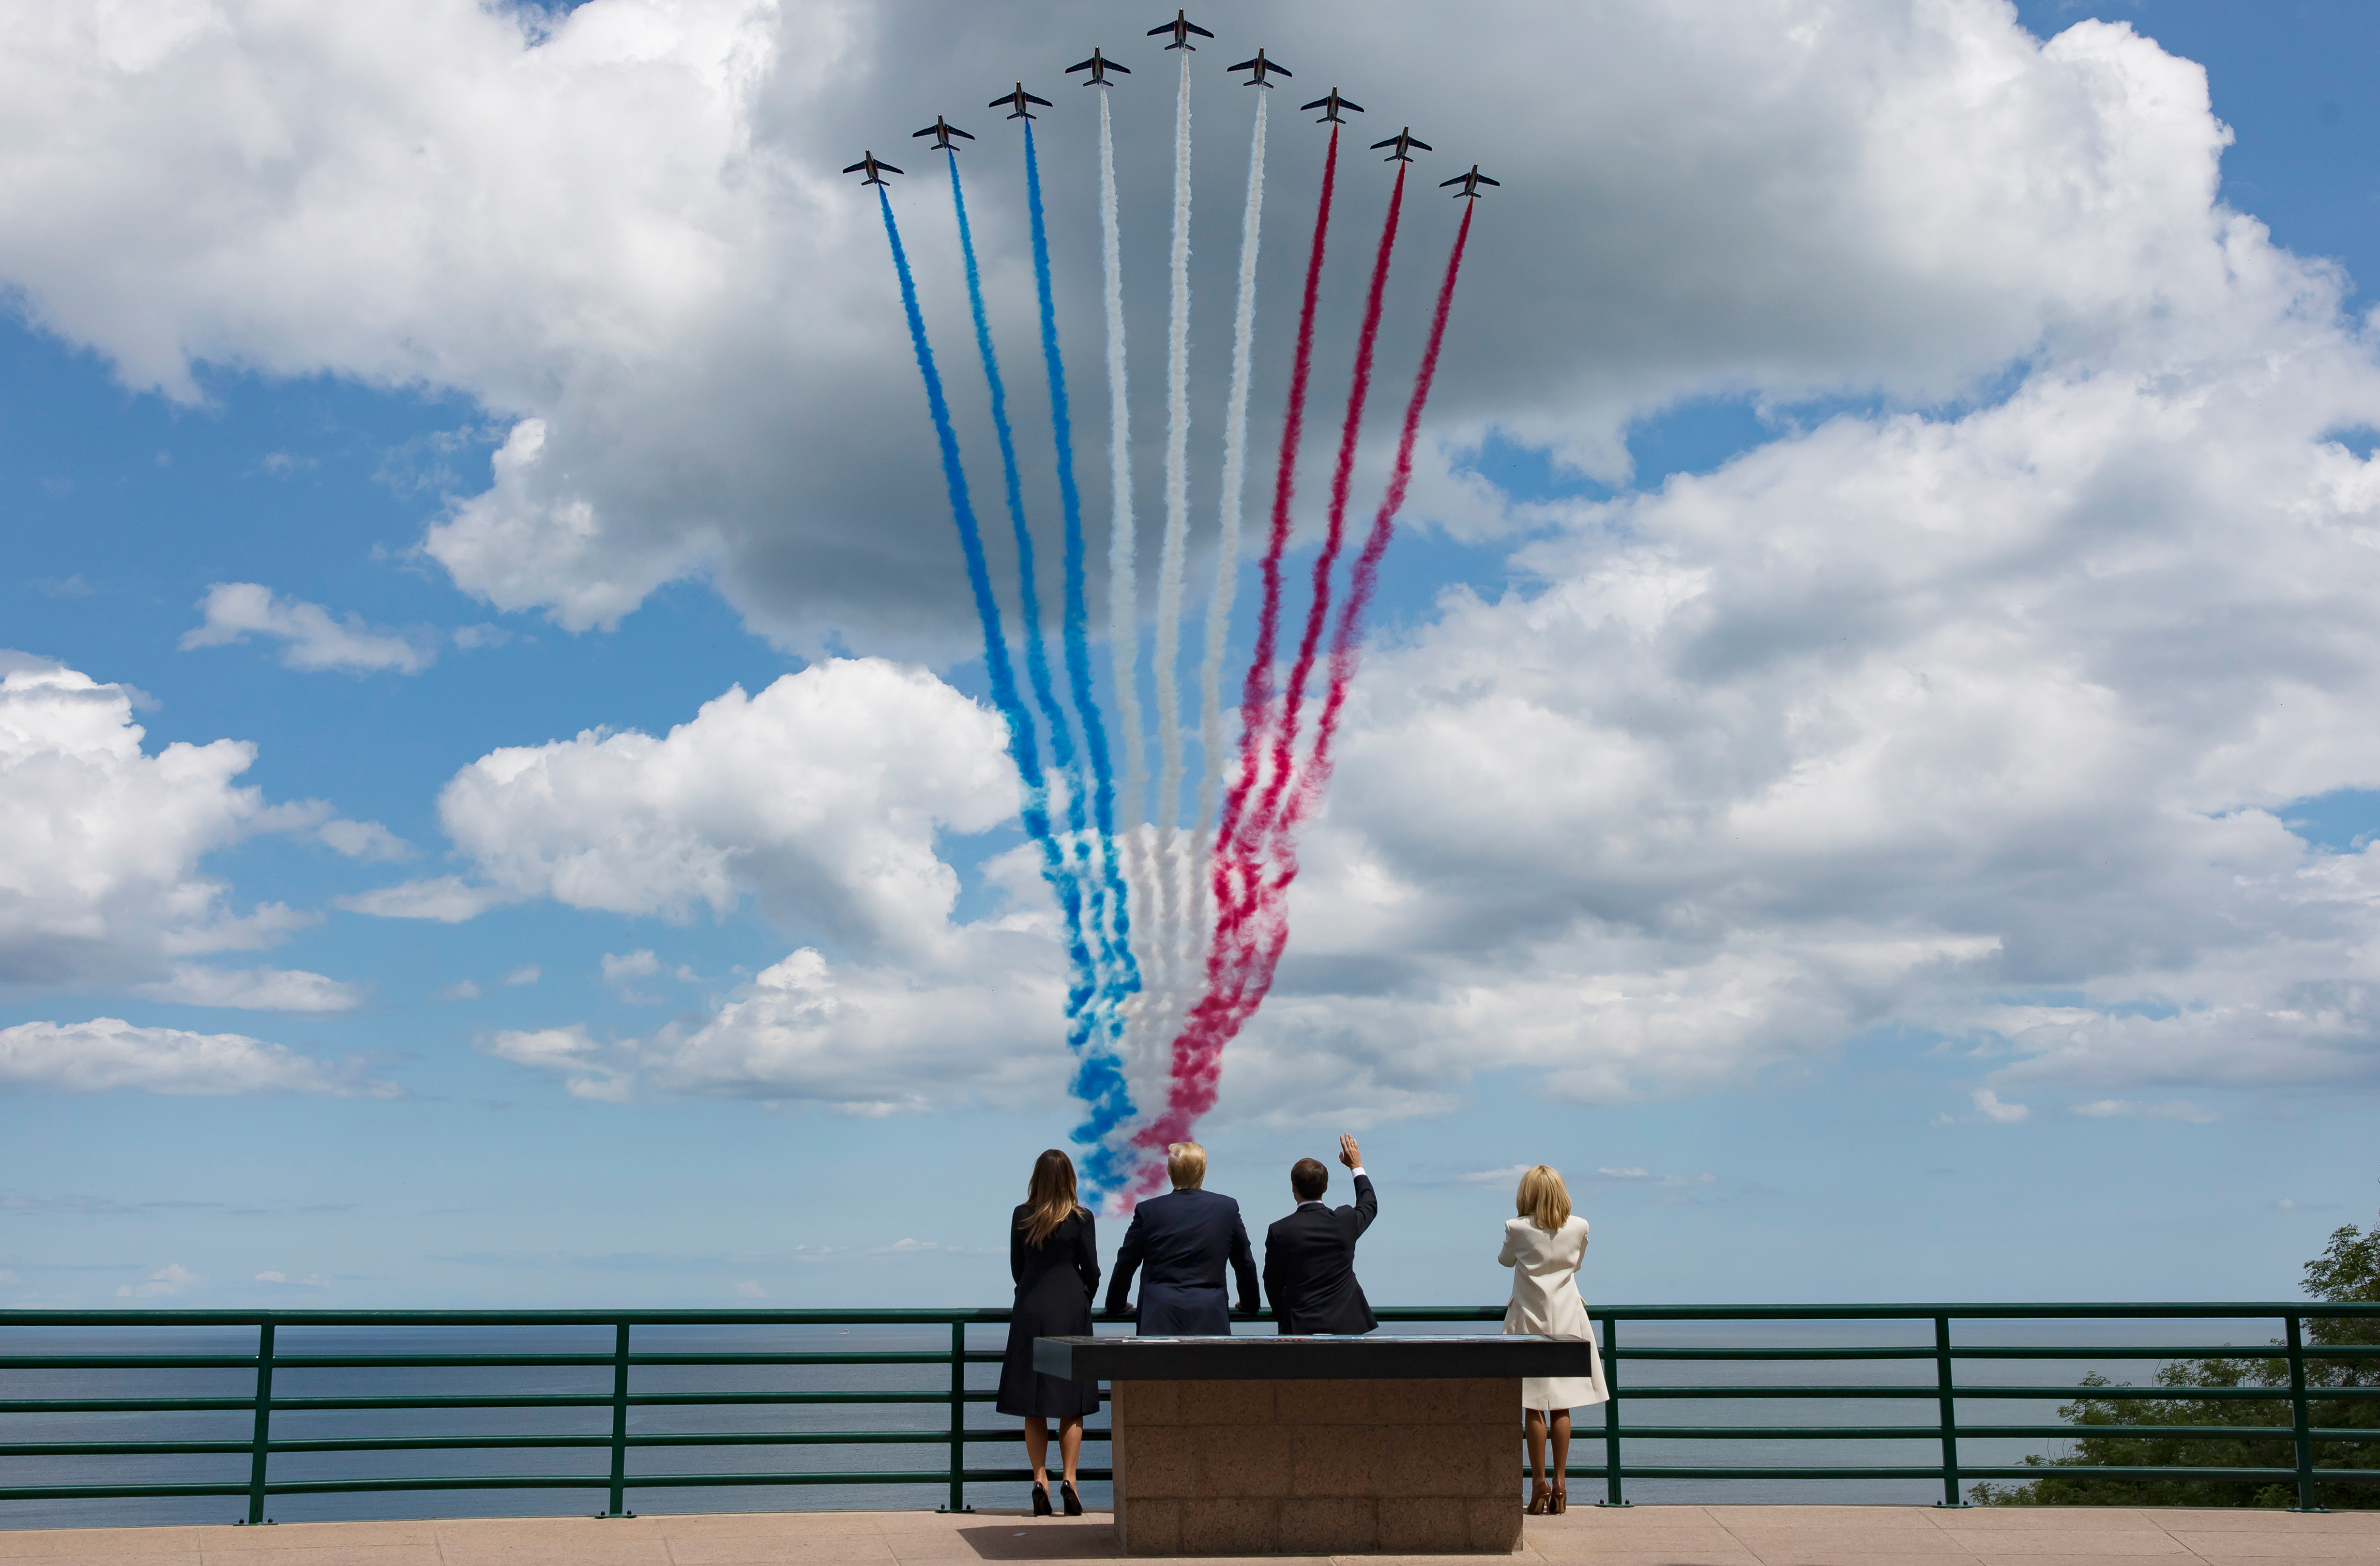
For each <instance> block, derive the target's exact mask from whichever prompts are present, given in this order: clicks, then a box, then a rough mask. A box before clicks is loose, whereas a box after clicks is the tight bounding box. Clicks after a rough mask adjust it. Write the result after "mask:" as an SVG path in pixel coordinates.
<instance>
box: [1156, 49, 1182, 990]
mask: <svg viewBox="0 0 2380 1566" xmlns="http://www.w3.org/2000/svg"><path fill="white" fill-rule="evenodd" d="M1189 464H1190V55H1189V51H1187V50H1184V52H1183V55H1182V86H1181V89H1180V91H1178V92H1177V93H1176V94H1175V96H1174V101H1173V264H1172V320H1171V321H1170V322H1169V323H1168V326H1167V331H1166V345H1165V544H1164V548H1163V551H1162V552H1161V553H1160V555H1159V556H1158V562H1159V564H1158V570H1157V668H1156V671H1155V673H1156V674H1157V746H1158V756H1159V768H1158V774H1157V813H1156V815H1155V817H1154V818H1153V819H1154V820H1155V822H1156V825H1157V847H1158V858H1159V864H1160V877H1159V892H1158V896H1159V900H1160V901H1159V908H1158V932H1157V945H1158V947H1159V949H1160V952H1162V953H1164V955H1163V956H1162V957H1161V958H1160V961H1161V962H1163V963H1164V964H1165V965H1167V967H1168V968H1169V970H1171V971H1169V972H1168V974H1167V976H1166V977H1167V979H1168V981H1169V983H1168V989H1173V990H1178V989H1180V987H1181V983H1180V981H1181V973H1180V968H1181V964H1182V961H1183V960H1184V957H1186V955H1187V951H1186V948H1185V947H1184V942H1183V933H1184V932H1183V917H1182V910H1183V904H1182V899H1181V897H1180V896H1179V895H1177V893H1178V892H1179V889H1180V878H1179V876H1178V875H1177V874H1175V873H1174V872H1175V869H1176V866H1175V864H1174V861H1175V859H1176V857H1177V855H1176V849H1177V847H1178V843H1177V837H1178V823H1179V821H1180V819H1181V815H1182V682H1181V678H1180V669H1181V661H1182V569H1183V557H1184V554H1185V553H1186V552H1188V548H1189V538H1190V477H1189Z"/></svg>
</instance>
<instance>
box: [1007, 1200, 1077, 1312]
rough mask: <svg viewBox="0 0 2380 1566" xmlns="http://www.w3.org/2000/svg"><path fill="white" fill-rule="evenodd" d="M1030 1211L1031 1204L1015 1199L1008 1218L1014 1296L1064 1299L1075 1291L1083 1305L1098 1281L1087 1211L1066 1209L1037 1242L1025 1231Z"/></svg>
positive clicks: (1018, 1297)
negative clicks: (1056, 1225) (1015, 1204)
mask: <svg viewBox="0 0 2380 1566" xmlns="http://www.w3.org/2000/svg"><path fill="white" fill-rule="evenodd" d="M1032 1211H1033V1209H1032V1206H1031V1204H1029V1203H1019V1204H1018V1206H1017V1208H1016V1211H1015V1212H1014V1214H1013V1215H1012V1216H1011V1218H1010V1220H1009V1226H1008V1235H1009V1240H1008V1270H1009V1272H1010V1273H1011V1274H1012V1275H1013V1276H1014V1278H1015V1280H1016V1297H1017V1299H1018V1300H1019V1301H1020V1302H1021V1301H1024V1300H1026V1299H1034V1300H1050V1299H1053V1298H1059V1299H1067V1298H1071V1297H1072V1296H1074V1295H1075V1294H1077V1293H1079V1294H1080V1295H1081V1296H1082V1298H1083V1300H1084V1302H1085V1303H1086V1304H1088V1302H1089V1300H1090V1298H1091V1295H1092V1291H1094V1290H1096V1289H1097V1288H1098V1287H1099V1251H1098V1248H1097V1243H1096V1242H1095V1241H1093V1240H1092V1239H1091V1234H1092V1232H1093V1229H1092V1219H1091V1215H1090V1214H1089V1213H1087V1212H1084V1211H1082V1210H1081V1209H1079V1208H1077V1209H1076V1210H1075V1211H1074V1212H1072V1213H1069V1214H1068V1215H1067V1216H1066V1217H1065V1218H1064V1219H1062V1220H1060V1221H1059V1224H1058V1227H1057V1228H1055V1229H1053V1230H1051V1231H1050V1233H1049V1235H1048V1236H1047V1237H1046V1238H1045V1239H1043V1240H1042V1242H1041V1243H1040V1244H1038V1245H1037V1244H1033V1243H1032V1241H1031V1240H1030V1238H1029V1237H1028V1236H1027V1232H1026V1224H1027V1223H1028V1222H1029V1221H1030V1220H1031V1217H1032Z"/></svg>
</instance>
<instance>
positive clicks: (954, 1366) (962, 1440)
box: [942, 1321, 967, 1511]
mask: <svg viewBox="0 0 2380 1566" xmlns="http://www.w3.org/2000/svg"><path fill="white" fill-rule="evenodd" d="M966 1509H967V1504H966V1323H965V1322H964V1321H953V1322H952V1323H951V1499H950V1501H949V1503H948V1504H947V1505H946V1506H944V1507H943V1509H942V1510H943V1511H965V1510H966Z"/></svg>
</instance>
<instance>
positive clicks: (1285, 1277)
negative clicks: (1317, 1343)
mask: <svg viewBox="0 0 2380 1566" xmlns="http://www.w3.org/2000/svg"><path fill="white" fill-rule="evenodd" d="M1339 1161H1340V1162H1341V1163H1343V1164H1345V1165H1346V1166H1347V1167H1348V1168H1349V1169H1351V1170H1353V1171H1355V1205H1354V1207H1352V1208H1330V1207H1325V1206H1323V1204H1322V1193H1324V1192H1325V1191H1328V1190H1329V1189H1330V1171H1329V1170H1328V1169H1325V1168H1324V1167H1323V1166H1322V1160H1321V1159H1298V1160H1297V1162H1296V1163H1295V1164H1293V1166H1291V1168H1290V1171H1289V1189H1290V1194H1291V1195H1292V1196H1295V1197H1296V1198H1297V1210H1296V1211H1295V1212H1293V1213H1291V1214H1290V1215H1289V1216H1288V1217H1287V1218H1284V1219H1282V1220H1281V1221H1280V1222H1278V1223H1276V1224H1274V1225H1273V1226H1272V1227H1271V1228H1270V1229H1268V1230H1266V1231H1265V1265H1264V1285H1265V1297H1266V1298H1267V1299H1269V1300H1270V1301H1272V1309H1273V1318H1274V1320H1275V1321H1276V1322H1277V1323H1278V1324H1279V1328H1278V1329H1279V1330H1280V1331H1281V1332H1282V1333H1284V1334H1290V1335H1297V1336H1303V1335H1305V1334H1309V1333H1314V1332H1347V1333H1357V1332H1368V1331H1370V1330H1371V1329H1373V1328H1375V1327H1378V1325H1379V1321H1378V1318H1377V1317H1374V1316H1373V1315H1372V1306H1371V1305H1370V1303H1369V1302H1368V1301H1366V1299H1365V1298H1364V1286H1363V1285H1362V1284H1361V1283H1358V1282H1356V1281H1355V1242H1356V1241H1357V1240H1359V1239H1361V1238H1363V1234H1364V1231H1365V1230H1366V1229H1369V1228H1370V1227H1371V1226H1372V1219H1373V1217H1374V1215H1375V1214H1377V1213H1378V1211H1379V1210H1380V1203H1379V1199H1378V1197H1376V1196H1373V1195H1372V1181H1371V1177H1370V1176H1369V1175H1367V1174H1366V1173H1365V1172H1364V1155H1363V1153H1362V1152H1361V1151H1360V1150H1359V1149H1358V1148H1357V1147H1356V1146H1355V1139H1354V1137H1353V1136H1342V1137H1340V1138H1339Z"/></svg>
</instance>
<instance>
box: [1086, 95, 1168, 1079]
mask: <svg viewBox="0 0 2380 1566" xmlns="http://www.w3.org/2000/svg"><path fill="white" fill-rule="evenodd" d="M1099 230H1100V234H1099V261H1100V266H1101V270H1102V272H1103V273H1104V274H1105V281H1106V292H1107V311H1108V477H1109V485H1110V492H1111V502H1112V514H1111V522H1110V525H1109V528H1108V650H1109V653H1110V655H1111V657H1112V659H1113V660H1114V669H1115V698H1116V748H1117V750H1118V751H1120V752H1121V753H1122V758H1123V787H1122V788H1121V789H1120V790H1119V791H1118V795H1117V800H1116V833H1117V836H1118V837H1119V838H1121V839H1122V840H1123V841H1122V844H1120V846H1121V847H1122V849H1123V860H1124V874H1125V876H1126V878H1127V879H1128V880H1130V882H1131V890H1130V898H1131V904H1132V908H1131V919H1132V935H1131V943H1132V953H1133V958H1134V960H1135V962H1136V963H1137V964H1138V965H1139V966H1140V973H1141V983H1142V986H1143V993H1142V995H1141V997H1140V999H1139V1001H1138V1002H1137V1003H1136V1004H1135V1005H1134V1006H1133V1007H1132V1008H1131V1009H1130V1012H1129V1014H1128V1015H1127V1019H1126V1024H1125V1035H1126V1037H1125V1039H1124V1048H1125V1051H1126V1058H1127V1059H1129V1058H1131V1055H1130V1052H1131V1050H1132V1049H1133V1048H1134V1047H1135V1044H1136V1043H1137V1040H1138V1035H1139V1034H1140V1033H1141V1032H1143V1031H1145V1030H1146V1028H1147V1026H1148V1024H1149V1023H1150V1022H1151V1021H1153V1020H1154V1019H1151V1018H1148V1016H1147V1013H1148V1005H1149V999H1150V997H1149V993H1148V991H1149V989H1152V988H1155V984H1154V981H1155V980H1156V979H1157V978H1158V975H1157V972H1156V968H1155V965H1154V958H1155V956H1156V953H1155V952H1154V950H1153V943H1152V941H1151V940H1150V937H1151V936H1152V935H1154V934H1155V931H1154V930H1153V929H1151V928H1150V924H1151V920H1150V917H1149V916H1150V913H1151V911H1152V910H1153V909H1154V908H1155V907H1156V905H1157V889H1156V886H1155V883H1154V881H1153V880H1152V877H1151V874H1150V867H1149V853H1148V844H1147V835H1146V834H1145V833H1143V832H1140V831H1139V827H1138V823H1139V819H1140V814H1141V808H1142V804H1143V801H1144V799H1145V797H1146V795H1147V790H1148V754H1147V747H1148V741H1147V735H1146V734H1145V733H1144V732H1143V729H1142V725H1141V716H1140V585H1139V581H1138V578H1137V577H1136V576H1135V568H1134V554H1135V551H1136V549H1137V546H1138V536H1137V533H1136V531H1135V528H1136V524H1135V522H1134V520H1133V512H1132V410H1131V408H1130V407H1129V406H1128V405H1127V403H1126V400H1125V395H1124V386H1125V377H1124V352H1123V348H1124V339H1123V242H1122V240H1121V239H1120V238H1119V237H1117V232H1116V180H1115V130H1114V127H1113V122H1112V120H1111V117H1110V115H1109V113H1108V94H1107V89H1106V88H1105V87H1104V86H1102V87H1101V88H1100V89H1099ZM1111 928H1112V925H1111Z"/></svg>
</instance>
